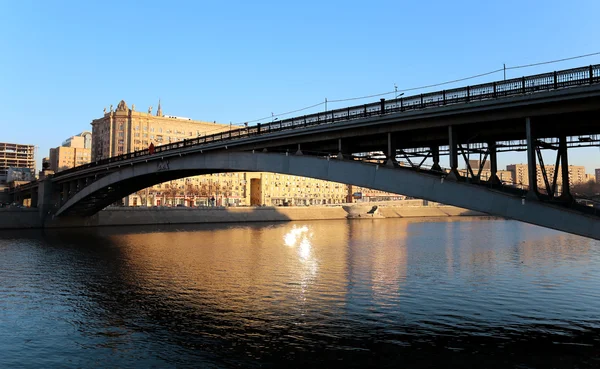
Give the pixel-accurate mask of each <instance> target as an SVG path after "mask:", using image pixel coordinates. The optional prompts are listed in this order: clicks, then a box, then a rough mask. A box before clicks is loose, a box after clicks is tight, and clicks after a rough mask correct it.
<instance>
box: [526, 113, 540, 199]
mask: <svg viewBox="0 0 600 369" xmlns="http://www.w3.org/2000/svg"><path fill="white" fill-rule="evenodd" d="M525 132H526V134H527V178H528V180H529V191H528V192H527V197H528V198H534V199H537V198H538V190H537V161H536V158H535V137H534V135H533V129H532V127H531V119H530V118H529V117H527V118H525Z"/></svg>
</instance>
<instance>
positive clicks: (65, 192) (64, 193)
mask: <svg viewBox="0 0 600 369" xmlns="http://www.w3.org/2000/svg"><path fill="white" fill-rule="evenodd" d="M60 186H61V194H60V205H61V206H62V205H63V204H65V203H66V202H67V201H68V200H69V184H68V183H63V184H61V185H60Z"/></svg>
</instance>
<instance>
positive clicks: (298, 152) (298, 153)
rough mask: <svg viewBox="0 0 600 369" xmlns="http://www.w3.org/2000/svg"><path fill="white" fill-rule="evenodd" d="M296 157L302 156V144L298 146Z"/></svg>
mask: <svg viewBox="0 0 600 369" xmlns="http://www.w3.org/2000/svg"><path fill="white" fill-rule="evenodd" d="M296 155H302V150H300V144H298V151H296Z"/></svg>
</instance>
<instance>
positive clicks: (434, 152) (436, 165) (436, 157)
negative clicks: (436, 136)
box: [429, 146, 442, 172]
mask: <svg viewBox="0 0 600 369" xmlns="http://www.w3.org/2000/svg"><path fill="white" fill-rule="evenodd" d="M429 151H431V158H432V159H433V165H432V166H431V170H435V171H438V172H441V171H442V167H441V166H440V147H439V146H432V147H430V148H429Z"/></svg>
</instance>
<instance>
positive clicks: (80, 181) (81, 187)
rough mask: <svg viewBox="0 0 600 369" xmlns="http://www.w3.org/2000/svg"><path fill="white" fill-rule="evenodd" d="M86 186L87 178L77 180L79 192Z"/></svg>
mask: <svg viewBox="0 0 600 369" xmlns="http://www.w3.org/2000/svg"><path fill="white" fill-rule="evenodd" d="M84 187H85V179H78V180H77V192H79V191H81V190H82V189H83V188H84Z"/></svg>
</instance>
